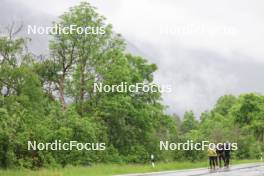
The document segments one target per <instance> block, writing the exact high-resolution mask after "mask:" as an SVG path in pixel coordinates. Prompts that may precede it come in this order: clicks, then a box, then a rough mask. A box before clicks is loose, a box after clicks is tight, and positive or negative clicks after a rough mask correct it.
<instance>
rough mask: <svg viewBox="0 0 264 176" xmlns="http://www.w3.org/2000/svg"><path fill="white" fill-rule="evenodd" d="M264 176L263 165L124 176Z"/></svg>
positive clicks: (242, 165)
mask: <svg viewBox="0 0 264 176" xmlns="http://www.w3.org/2000/svg"><path fill="white" fill-rule="evenodd" d="M203 175H205V176H264V163H257V164H241V165H236V166H232V167H230V169H228V170H223V169H222V170H217V171H215V172H210V171H209V170H208V169H204V168H203V169H188V170H180V171H167V172H156V173H147V174H128V175H125V176H203ZM123 176H124V175H123Z"/></svg>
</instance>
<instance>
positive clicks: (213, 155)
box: [207, 145, 217, 170]
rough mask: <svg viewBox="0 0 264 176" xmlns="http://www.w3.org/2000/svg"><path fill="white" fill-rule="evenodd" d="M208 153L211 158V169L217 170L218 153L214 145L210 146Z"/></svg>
mask: <svg viewBox="0 0 264 176" xmlns="http://www.w3.org/2000/svg"><path fill="white" fill-rule="evenodd" d="M207 155H208V159H209V166H210V170H212V169H213V170H215V165H216V159H217V153H216V150H215V147H214V145H210V146H208V150H207Z"/></svg>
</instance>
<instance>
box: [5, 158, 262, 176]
mask: <svg viewBox="0 0 264 176" xmlns="http://www.w3.org/2000/svg"><path fill="white" fill-rule="evenodd" d="M252 162H258V161H257V160H239V161H232V164H242V163H252ZM199 167H207V162H196V163H192V162H171V163H157V165H156V167H155V168H152V167H151V166H150V164H148V165H147V164H145V165H137V164H133V165H132V164H126V165H117V164H100V165H95V166H92V167H66V168H63V169H41V170H39V171H31V170H0V175H1V176H110V175H114V174H127V173H144V172H155V171H165V170H178V169H190V168H199Z"/></svg>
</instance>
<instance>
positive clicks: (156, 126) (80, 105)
mask: <svg viewBox="0 0 264 176" xmlns="http://www.w3.org/2000/svg"><path fill="white" fill-rule="evenodd" d="M55 24H59V25H61V26H68V25H70V24H75V25H77V26H95V27H102V26H103V27H104V29H105V33H104V34H103V35H85V34H84V35H80V34H77V33H73V34H67V35H66V34H52V35H51V40H50V43H49V50H50V55H49V56H46V57H39V56H36V55H34V53H31V52H30V51H28V49H27V44H28V43H29V42H30V39H28V38H21V37H18V35H17V32H18V29H16V28H15V26H13V28H10V30H9V31H8V33H7V34H6V35H5V36H1V37H0V89H1V96H0V167H2V168H9V167H25V168H39V167H57V166H66V165H91V164H93V163H106V162H111V163H127V162H129V163H142V162H148V161H149V157H150V155H151V154H154V155H155V157H156V159H157V160H158V161H172V160H176V161H180V160H191V161H199V160H201V159H204V158H205V157H206V154H205V152H201V151H160V148H159V144H160V141H161V140H162V141H166V140H167V141H172V142H173V141H174V142H177V141H186V140H193V141H202V140H210V141H212V142H225V141H227V140H228V141H232V142H237V143H238V148H239V149H238V150H237V151H234V153H233V154H232V157H234V158H239V159H242V158H259V157H260V153H261V152H262V151H263V150H264V136H263V135H264V96H263V95H261V94H257V93H248V94H243V95H240V96H233V95H224V96H222V97H220V98H219V100H218V101H217V102H216V104H215V106H214V108H213V109H212V110H210V111H209V110H208V111H206V112H204V113H202V114H201V116H200V117H195V115H194V113H193V112H192V111H187V112H186V113H185V115H184V117H182V118H181V117H179V116H177V115H167V114H166V107H165V106H164V105H162V103H161V102H162V99H161V94H160V93H158V92H143V91H142V92H133V93H132V92H124V93H121V92H107V93H105V92H94V90H93V85H94V83H103V84H107V85H114V84H119V83H120V82H126V83H127V84H136V83H144V84H152V83H153V73H154V72H155V71H156V70H157V69H158V68H157V66H156V65H155V64H151V63H148V61H147V60H146V59H144V58H142V57H140V56H134V55H132V54H129V53H127V52H126V50H125V48H126V45H125V40H124V39H123V38H122V36H121V35H120V34H117V33H115V32H114V31H113V29H112V26H111V25H110V24H106V22H105V18H104V17H103V16H101V15H99V14H98V13H97V12H96V9H95V8H94V7H92V6H91V5H90V4H88V3H85V2H83V3H81V4H80V5H78V6H75V7H73V8H71V9H70V10H69V11H68V12H65V13H64V14H63V15H62V16H60V18H59V20H58V21H57V22H55V23H54V25H55ZM34 140H35V141H40V142H52V141H54V140H61V141H65V142H67V141H71V140H72V141H78V142H94V143H97V142H104V143H106V150H104V151H84V150H81V151H79V150H71V151H51V150H48V151H47V150H42V151H38V150H28V148H27V147H28V146H27V143H28V141H34Z"/></svg>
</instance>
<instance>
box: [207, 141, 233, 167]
mask: <svg viewBox="0 0 264 176" xmlns="http://www.w3.org/2000/svg"><path fill="white" fill-rule="evenodd" d="M207 154H208V158H209V166H210V169H211V170H215V169H216V168H222V167H223V166H224V167H225V168H229V162H230V154H231V148H230V144H229V143H224V144H220V145H217V146H215V145H211V146H209V148H208V152H207ZM222 164H223V165H222Z"/></svg>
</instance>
